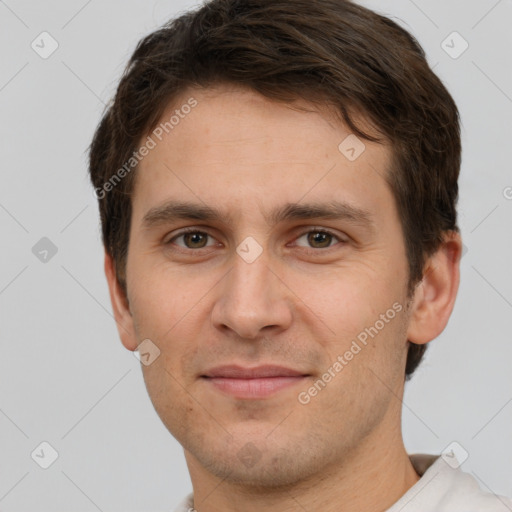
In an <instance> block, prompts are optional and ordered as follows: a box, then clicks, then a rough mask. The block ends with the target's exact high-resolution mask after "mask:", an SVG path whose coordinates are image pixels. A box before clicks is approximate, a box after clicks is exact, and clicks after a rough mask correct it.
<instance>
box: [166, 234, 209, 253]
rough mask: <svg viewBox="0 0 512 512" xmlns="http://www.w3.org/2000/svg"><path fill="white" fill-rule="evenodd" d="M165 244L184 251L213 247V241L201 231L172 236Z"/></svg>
mask: <svg viewBox="0 0 512 512" xmlns="http://www.w3.org/2000/svg"><path fill="white" fill-rule="evenodd" d="M167 243H168V244H174V245H177V246H178V247H181V248H184V249H203V248H205V247H209V246H211V245H214V239H213V238H212V237H211V236H210V235H209V234H208V233H204V232H203V231H186V232H184V233H180V234H178V235H176V236H174V237H173V238H171V239H170V240H169V241H168V242H167Z"/></svg>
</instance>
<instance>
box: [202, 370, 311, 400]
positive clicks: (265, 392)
mask: <svg viewBox="0 0 512 512" xmlns="http://www.w3.org/2000/svg"><path fill="white" fill-rule="evenodd" d="M308 376H309V375H308V374H305V373H302V372H300V371H298V370H293V369H291V368H286V367H284V366H274V365H265V366H258V367H255V368H244V367H242V366H236V365H229V366H219V367H216V368H212V369H211V370H208V371H207V372H206V374H205V375H202V376H201V377H202V378H203V379H204V380H205V381H206V382H207V383H208V384H211V385H212V386H213V387H214V388H215V389H217V390H219V391H221V392H223V393H225V394H228V395H230V396H232V397H234V398H239V399H253V400H254V399H262V398H267V397H270V396H272V395H274V394H276V393H277V392H278V391H281V390H284V389H286V388H289V387H290V386H293V385H296V384H298V383H301V382H302V381H303V380H304V379H305V378H306V377H308Z"/></svg>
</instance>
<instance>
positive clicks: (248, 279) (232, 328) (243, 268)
mask: <svg viewBox="0 0 512 512" xmlns="http://www.w3.org/2000/svg"><path fill="white" fill-rule="evenodd" d="M233 260H234V261H233V267H232V269H231V270H230V271H229V272H228V273H227V275H226V276H225V278H224V279H223V280H222V281H221V283H219V284H221V286H219V287H218V289H217V293H218V297H217V300H216V302H215V304H214V306H213V309H212V313H211V319H212V323H213V325H214V326H215V327H216V328H217V329H220V330H223V331H226V332H234V333H236V335H237V337H240V338H243V339H250V340H254V339H257V338H261V336H263V335H265V334H270V333H271V332H272V333H273V334H277V333H279V332H281V331H283V330H286V329H287V328H288V327H289V326H290V325H291V322H292V317H293V310H292V307H293V302H292V298H293V294H292V293H291V292H290V290H289V288H288V287H287V286H286V285H285V284H284V283H283V281H282V280H281V279H280V277H278V275H277V272H275V271H273V270H271V268H270V267H269V261H268V259H267V258H266V257H265V256H264V253H263V254H262V255H261V256H260V257H259V258H258V259H257V260H256V261H253V262H252V263H247V262H246V261H245V260H244V259H243V258H241V257H240V256H239V255H238V254H235V255H234V256H233Z"/></svg>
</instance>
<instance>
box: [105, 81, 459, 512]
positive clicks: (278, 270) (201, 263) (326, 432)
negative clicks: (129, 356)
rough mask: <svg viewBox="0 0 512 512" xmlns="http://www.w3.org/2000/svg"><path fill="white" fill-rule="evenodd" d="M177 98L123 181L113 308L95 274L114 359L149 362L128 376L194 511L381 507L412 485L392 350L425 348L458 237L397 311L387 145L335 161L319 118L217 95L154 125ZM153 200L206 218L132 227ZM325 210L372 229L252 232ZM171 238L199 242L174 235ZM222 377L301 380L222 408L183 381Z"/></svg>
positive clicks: (404, 272) (307, 227) (213, 393)
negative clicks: (173, 120) (168, 125)
mask: <svg viewBox="0 0 512 512" xmlns="http://www.w3.org/2000/svg"><path fill="white" fill-rule="evenodd" d="M190 96H193V97H194V98H195V99H196V100H197V101H198V105H197V107H195V109H194V110H193V111H192V113H190V114H189V115H188V116H186V117H185V118H184V119H182V120H181V121H180V124H179V125H178V126H176V127H175V128H174V130H173V131H172V132H170V133H169V135H168V136H167V137H165V138H164V140H163V141H162V142H160V143H158V144H157V146H156V147H155V148H154V149H152V150H151V151H150V153H149V154H148V156H146V157H145V158H144V160H143V161H142V162H141V164H140V167H139V169H138V170H137V179H136V184H135V188H134V194H133V196H132V205H133V212H132V222H131V231H130V243H129V250H128V257H127V267H126V275H127V295H128V296H127V297H126V296H125V295H124V294H123V292H122V290H121V288H120V286H119V284H118V282H117V280H116V278H115V268H114V264H113V262H112V259H111V258H110V257H109V255H108V254H106V256H105V271H106V276H107V279H108V283H109V288H110V294H111V299H112V304H113V309H114V314H115V318H116V321H117V323H118V327H119V333H120V337H121V340H122V343H123V344H124V346H125V347H126V348H127V349H129V350H135V349H136V348H137V345H138V344H139V343H140V342H141V341H142V340H144V339H147V338H149V339H151V340H152V342H153V343H154V344H155V345H156V346H157V347H158V348H159V350H160V356H159V357H158V358H157V359H156V360H155V361H154V362H153V363H152V364H150V365H148V366H142V369H143V372H144V379H145V383H146V386H147V389H148V393H149V395H150V397H151V400H152V402H153V404H154V407H155V409H156V411H157V412H158V414H159V416H160V418H161V419H162V421H163V423H164V424H165V425H166V427H167V428H168V430H169V431H170V432H171V434H172V435H173V436H174V437H175V438H176V439H177V440H178V441H179V442H180V443H181V444H182V446H183V447H184V450H185V457H186V461H187V465H188V468H189V471H190V475H191V479H192V484H193V489H194V507H195V509H196V510H198V511H199V512H212V511H236V510H245V511H250V512H256V511H264V510H265V511H267V510H280V511H292V510H294V511H295V510H310V511H314V510H323V511H325V512H329V511H335V510H336V511H343V512H351V511H360V510H375V511H384V510H386V509H387V508H389V507H390V506H391V505H392V504H393V503H395V502H396V501H397V500H398V499H399V498H400V497H401V496H402V495H403V494H404V493H405V492H406V491H407V489H409V488H410V487H411V486H412V485H414V484H415V483H416V482H417V481H418V479H419V476H418V475H417V474H416V472H415V471H414V469H413V467H412V465H411V463H410V460H409V458H408V455H407V453H406V451H405V448H404V444H403V440H402V433H401V398H402V396H403V391H404V374H405V362H406V354H407V340H411V341H412V342H414V343H427V342H429V341H430V340H432V339H434V338H435V337H436V336H438V335H439V334H440V333H441V332H442V331H443V329H444V327H445V325H446V323H447V321H448V318H449V316H450V314H451V311H452V308H453V305H454V301H455V296H456V293H457V288H458V284H459V259H460V252H461V241H460V238H459V236H458V235H457V234H453V233H447V236H446V240H445V243H444V244H443V245H442V246H441V247H440V249H439V251H438V252H437V253H436V254H434V255H433V256H432V257H431V258H430V259H429V261H428V262H427V265H426V272H425V278H424V279H423V281H422V282H421V283H420V284H418V286H417V287H416V290H415V293H414V296H413V297H412V298H411V299H410V300H409V299H408V297H407V283H408V262H407V257H406V252H405V245H404V239H403V234H402V230H401V222H400V218H399V216H398V213H397V209H396V206H395V200H394V198H393V195H392V192H391V190H390V188H389V186H388V184H387V182H386V181H385V179H384V176H385V174H386V172H387V166H388V165H389V163H390V159H391V149H390V148H389V146H387V145H383V144H381V145H379V144H373V143H370V142H368V141H364V144H365V146H366V149H365V151H364V152H363V153H362V154H361V156H359V158H357V159H356V160H355V161H353V162H351V161H349V160H348V159H347V158H346V157H345V156H344V155H343V154H342V153H341V152H340V151H339V149H338V145H339V144H340V143H341V142H342V141H343V140H344V139H345V138H346V137H347V135H349V134H350V131H349V130H348V129H347V128H346V127H345V126H344V125H343V124H342V123H341V122H340V121H339V120H337V119H336V118H335V117H334V116H333V115H332V113H331V112H328V111H327V110H324V109H320V110H318V109H315V107H313V106H312V105H308V104H307V103H305V102H303V101H299V100H297V105H302V106H306V107H309V108H310V110H311V111H310V112H302V111H298V110H296V109H294V108H291V107H290V106H289V105H285V104H281V103H276V102H273V101H271V100H269V99H266V98H264V97H262V96H260V95H258V94H257V93H255V92H252V91H249V90H245V89H242V88H239V87H235V86H228V85H219V86H216V87H211V88H208V89H191V90H189V91H187V94H184V95H183V97H182V98H181V99H180V101H177V102H174V103H173V105H169V108H168V111H167V112H166V113H165V114H164V115H163V116H162V120H166V119H169V117H170V115H172V113H173V110H174V109H175V108H177V105H178V106H179V105H182V104H184V103H185V102H186V100H187V99H188V98H189V97H190ZM181 100H183V101H182V102H181ZM360 121H361V122H363V121H364V120H363V119H360ZM169 200H180V201H189V202H194V203H197V204H199V205H203V206H204V205H208V206H211V207H214V208H218V209H220V210H221V212H222V215H223V216H222V217H221V218H220V219H218V220H214V221H206V222H205V221H198V220H196V219H167V220H165V221H162V222H159V223H156V224H153V225H151V226H149V227H147V226H146V227H145V225H144V223H143V218H144V216H145V215H146V214H147V212H148V211H150V210H151V209H152V208H155V207H158V206H161V205H163V204H164V203H166V202H167V201H169ZM333 200H336V201H343V202H346V203H348V204H350V205H351V206H353V207H356V208H359V209H361V210H364V211H366V212H367V214H368V217H369V218H370V220H371V221H372V222H373V228H371V227H369V225H367V224H364V223H361V222H354V221H352V220H350V219H347V218H341V219H326V218H312V219H288V220H284V221H281V222H278V223H273V222H270V220H269V219H266V215H267V213H268V212H270V211H272V210H273V209H275V208H278V207H281V206H282V205H283V204H285V203H299V204H305V203H311V202H315V203H320V204H324V205H325V204H327V203H329V202H330V201H333ZM185 227H191V228H196V229H197V231H199V232H200V233H199V236H198V234H196V236H195V237H194V236H193V235H192V238H191V237H190V236H188V237H183V236H181V237H178V235H179V234H180V233H179V230H180V229H182V228H185ZM319 230H320V231H322V230H329V231H330V232H331V233H332V234H333V236H332V237H329V236H327V237H326V238H322V235H321V234H320V235H319V234H318V231H319ZM201 233H205V234H207V235H208V236H206V235H201ZM308 234H309V235H310V236H309V237H308ZM311 235H312V236H313V238H311ZM248 236H251V237H253V238H254V239H255V240H256V241H257V242H258V244H259V245H260V246H261V248H262V253H261V254H260V256H259V257H258V258H257V259H256V260H255V261H253V262H252V263H247V262H246V261H245V260H244V259H243V258H242V257H241V256H240V255H239V254H238V253H237V252H236V248H237V246H239V244H241V242H242V241H243V240H244V239H245V238H246V237H248ZM198 240H199V242H198ZM318 240H320V242H319V241H318ZM201 245H205V247H201ZM326 246H327V247H326ZM395 303H398V304H399V305H401V306H403V309H402V311H400V312H399V313H397V314H396V316H395V317H394V318H393V319H392V320H389V321H388V322H387V323H386V324H385V327H384V328H382V329H381V330H379V332H378V334H377V335H376V336H375V337H374V338H373V339H370V340H369V342H368V344H367V345H366V346H364V348H362V350H361V351H360V352H358V353H357V355H355V356H354V357H353V359H352V360H350V361H347V364H346V365H344V367H343V369H342V370H341V371H339V372H338V373H336V376H335V377H334V378H332V379H331V381H330V382H329V383H328V384H327V385H326V386H325V388H323V389H322V390H321V391H319V392H318V393H317V394H316V396H313V397H311V400H310V401H309V403H307V404H302V403H300V402H299V400H298V396H299V393H301V392H304V391H307V390H308V389H309V388H310V387H311V386H312V385H313V383H314V382H315V381H318V379H319V378H321V377H322V375H323V374H325V372H326V371H327V369H328V368H329V367H332V366H333V363H334V362H335V361H336V360H337V357H338V356H339V355H343V354H345V352H346V351H347V350H349V349H350V347H351V344H352V341H353V340H355V339H356V337H357V335H358V334H359V333H361V332H362V331H363V330H364V329H365V328H366V327H369V326H374V325H375V323H376V321H377V320H379V318H381V317H380V315H382V314H386V311H387V310H389V309H390V308H392V305H393V304H395ZM222 364H239V365H241V366H245V367H254V366H258V365H262V364H276V365H281V366H285V367H288V368H293V369H297V370H300V371H301V372H303V373H305V374H308V375H309V376H308V377H306V378H304V379H303V380H302V381H301V382H300V383H298V384H294V385H292V386H290V387H288V388H286V389H284V390H281V391H279V392H277V393H276V394H274V395H273V396H270V397H266V398H264V399H237V398H234V397H233V396H230V395H226V394H224V393H222V392H220V391H218V390H217V389H216V388H214V387H213V386H212V385H211V383H209V382H207V380H205V379H204V378H202V377H201V375H204V373H205V372H206V371H207V370H208V369H210V368H212V367H214V366H218V365H222ZM247 453H249V455H250V457H249V459H250V461H249V462H248V460H247V459H243V457H242V456H241V455H242V454H247ZM251 457H252V458H251Z"/></svg>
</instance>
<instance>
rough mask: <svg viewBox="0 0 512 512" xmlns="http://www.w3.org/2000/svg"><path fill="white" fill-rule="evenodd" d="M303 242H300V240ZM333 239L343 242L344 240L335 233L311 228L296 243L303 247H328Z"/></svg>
mask: <svg viewBox="0 0 512 512" xmlns="http://www.w3.org/2000/svg"><path fill="white" fill-rule="evenodd" d="M301 240H302V241H303V243H299V242H300V241H301ZM333 241H338V242H341V241H342V240H341V239H340V238H339V237H338V236H336V235H335V234H334V233H331V232H329V231H326V230H323V229H314V230H310V231H308V232H306V233H304V234H303V235H301V236H300V237H299V238H297V239H296V242H295V243H296V245H299V246H301V247H311V248H313V249H328V248H329V247H331V246H332V245H334V244H333Z"/></svg>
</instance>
